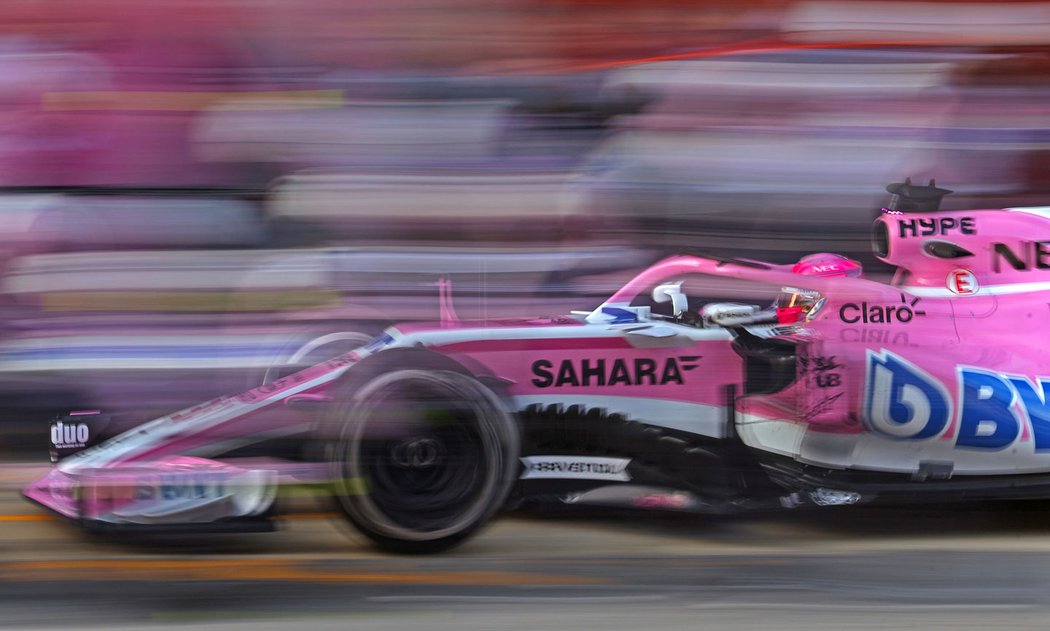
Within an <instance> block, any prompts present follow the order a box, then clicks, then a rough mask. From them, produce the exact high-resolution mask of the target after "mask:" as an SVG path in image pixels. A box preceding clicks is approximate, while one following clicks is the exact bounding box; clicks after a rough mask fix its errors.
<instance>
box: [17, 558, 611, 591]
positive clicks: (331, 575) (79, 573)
mask: <svg viewBox="0 0 1050 631" xmlns="http://www.w3.org/2000/svg"><path fill="white" fill-rule="evenodd" d="M354 569H355V570H356V571H354V572H340V571H335V570H333V568H332V567H325V566H315V567H311V564H310V563H308V562H301V561H292V560H268V559H221V560H214V561H194V560H181V559H180V560H165V559H147V560H142V561H40V562H36V563H22V562H20V563H0V580H19V581H55V580H76V581H90V580H92V579H93V578H102V577H104V579H102V580H105V581H187V580H195V581H296V582H307V583H309V582H317V583H376V584H384V583H389V584H395V585H520V586H528V585H594V584H602V583H611V582H615V581H613V580H611V579H600V578H592V577H581V576H558V575H550V574H532V573H524V572H489V571H475V572H413V571H405V572H388V571H382V570H380V569H378V568H377V569H369V568H367V567H355V568H354Z"/></svg>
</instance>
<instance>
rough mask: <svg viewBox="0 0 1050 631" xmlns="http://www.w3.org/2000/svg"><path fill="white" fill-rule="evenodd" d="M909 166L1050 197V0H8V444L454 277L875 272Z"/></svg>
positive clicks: (592, 296) (544, 289) (521, 280)
mask: <svg viewBox="0 0 1050 631" xmlns="http://www.w3.org/2000/svg"><path fill="white" fill-rule="evenodd" d="M905 177H911V178H913V179H915V180H923V179H926V178H936V180H937V183H938V184H939V185H941V186H945V187H947V188H950V189H953V190H954V191H956V193H955V194H954V195H952V196H950V197H949V198H948V199H947V200H946V202H945V207H947V208H979V207H1002V206H1010V205H1040V204H1046V203H1050V2H1040V1H1000V2H980V1H975V2H968V1H962V2H960V1H936V0H933V1H929V0H928V1H924V2H910V1H903V0H900V1H898V0H881V1H841V0H840V1H830V0H754V1H750V2H735V1H731V0H705V1H701V0H382V1H379V0H297V1H296V2H290V1H282V0H134V1H132V0H76V1H70V0H4V1H3V2H0V460H3V461H11V462H18V461H23V460H29V459H36V458H39V459H41V461H42V459H43V458H44V457H45V454H46V438H45V435H46V434H45V429H44V428H45V426H46V421H47V420H48V419H49V418H51V417H53V416H54V415H56V414H61V413H65V412H67V411H69V410H71V409H80V408H101V409H104V410H106V411H107V412H110V413H112V414H114V415H115V417H116V418H118V419H121V422H122V423H124V424H126V425H131V424H134V423H137V422H141V421H144V420H147V419H150V418H153V417H155V416H157V415H160V414H164V413H167V412H170V411H172V410H174V409H177V408H179V407H182V406H185V405H189V404H192V403H195V402H197V401H202V400H205V399H208V398H210V397H213V396H216V395H218V394H221V393H226V392H231V391H238V390H242V389H247V388H250V387H253V386H256V385H259V384H260V383H262V381H263V380H265V379H266V378H267V375H272V374H273V371H274V370H275V369H283V367H287V366H288V365H289V364H309V363H311V362H313V361H316V360H319V359H324V358H325V356H331V355H334V354H336V353H338V352H341V351H344V350H347V349H348V348H353V347H356V346H357V345H358V344H360V343H361V341H362V340H365V339H368V337H369V336H371V335H374V334H375V333H376V332H378V331H380V330H381V329H382V328H383V327H385V326H387V325H388V324H390V323H393V322H396V321H402V320H411V319H435V318H437V316H438V300H437V287H436V282H437V281H438V280H439V278H441V277H447V278H449V279H451V281H452V289H453V296H454V298H455V300H456V307H457V310H458V311H459V314H460V315H461V316H463V317H498V316H515V315H550V314H556V313H563V312H566V311H567V310H569V309H588V308H591V307H593V306H594V305H595V304H597V303H599V302H600V301H601V299H602V298H604V297H605V296H607V295H608V294H610V293H611V292H612V291H613V290H614V289H615V288H616V287H618V286H619V285H620V284H621V283H622V282H623V281H624V280H625V279H626V278H628V277H629V276H631V275H632V274H633V273H635V272H636V271H637V270H639V269H640V268H641V267H643V266H644V265H646V264H648V263H650V262H652V261H654V260H656V259H658V258H660V257H662V256H665V255H667V254H671V253H675V252H679V251H684V250H697V251H706V252H712V253H716V254H732V255H736V256H743V257H751V258H761V259H767V260H772V261H775V262H788V261H792V260H794V259H796V258H797V257H799V256H800V255H802V254H805V253H808V252H812V251H815V250H830V251H838V252H841V253H843V254H847V255H849V256H852V257H855V258H858V259H859V260H862V261H863V262H865V264H866V265H868V270H869V272H870V273H871V274H873V275H878V274H880V273H882V272H884V271H885V270H882V269H880V268H879V267H878V266H877V265H876V263H875V262H874V261H873V259H872V258H871V257H870V255H869V245H868V226H869V224H870V221H871V219H872V218H873V216H874V213H875V212H876V211H877V209H878V208H879V207H880V206H881V205H882V204H883V203H884V201H885V200H886V198H887V194H886V193H885V191H884V187H885V186H886V184H888V183H890V182H893V181H901V180H903V179H904V178H905ZM333 333H338V335H332V334H333ZM318 340H323V343H320V342H318ZM11 488H14V487H13V486H12V487H11ZM869 534H870V533H869ZM993 626H994V625H993ZM614 627H615V628H620V627H616V626H615V625H614ZM479 628H483V627H479ZM610 628H613V627H610Z"/></svg>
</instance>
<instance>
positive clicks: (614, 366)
mask: <svg viewBox="0 0 1050 631" xmlns="http://www.w3.org/2000/svg"><path fill="white" fill-rule="evenodd" d="M701 357H702V356H701V355H682V356H680V357H667V358H665V359H663V360H655V359H648V358H644V357H638V358H635V359H634V360H628V359H610V360H606V359H563V360H561V362H559V363H558V365H557V366H555V365H554V362H552V361H550V360H549V359H538V360H536V361H534V362H532V374H533V375H534V378H533V379H532V385H534V386H536V387H537V388H550V387H555V388H559V387H587V386H646V385H648V386H655V385H660V386H664V385H667V384H672V383H673V384H678V385H682V384H684V383H685V379H684V377H683V373H686V372H689V371H690V370H693V369H695V368H697V362H698V361H700V358H701Z"/></svg>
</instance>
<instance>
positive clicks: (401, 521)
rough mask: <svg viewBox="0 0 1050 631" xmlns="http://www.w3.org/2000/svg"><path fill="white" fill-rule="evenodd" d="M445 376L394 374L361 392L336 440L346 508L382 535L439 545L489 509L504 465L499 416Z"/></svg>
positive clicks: (486, 399)
mask: <svg viewBox="0 0 1050 631" xmlns="http://www.w3.org/2000/svg"><path fill="white" fill-rule="evenodd" d="M486 394H487V391H486V390H485V389H484V388H481V387H477V386H476V384H475V382H473V381H471V380H469V379H466V378H464V377H462V376H461V375H457V374H454V373H441V372H437V373H433V372H423V371H400V372H398V373H391V374H390V375H385V376H383V377H380V378H378V379H376V380H375V381H374V382H372V383H371V384H369V386H366V388H364V389H363V391H362V392H361V393H360V395H359V396H360V399H361V403H360V404H359V405H358V406H355V410H354V417H355V418H354V419H353V422H352V423H351V424H350V425H349V427H348V429H349V430H350V431H349V432H348V433H349V436H345V438H347V439H348V440H345V442H343V447H342V448H341V451H342V456H343V457H342V458H341V461H342V466H341V470H342V471H341V473H342V477H343V479H344V481H348V482H349V481H353V482H352V483H351V484H350V485H346V484H344V489H345V490H350V489H351V488H353V489H356V492H350V493H343V494H341V501H343V503H344V506H345V507H346V508H347V510H348V511H349V512H350V513H351V514H352V515H354V516H356V517H357V518H358V519H359V520H361V521H364V522H365V523H366V524H368V525H369V527H370V528H371V529H373V530H375V531H376V532H378V533H379V534H381V535H384V536H389V537H395V538H398V539H404V540H414V541H425V540H433V539H439V538H443V537H446V536H449V535H453V534H456V533H458V532H461V531H463V530H464V529H466V528H469V527H470V526H471V525H472V524H474V523H475V522H477V521H478V520H479V519H480V518H481V517H483V516H484V515H485V514H486V512H487V511H488V510H489V509H490V508H491V503H492V502H491V497H492V494H493V492H494V489H495V488H496V487H497V485H498V484H499V482H500V480H501V477H502V476H501V471H502V469H503V468H504V467H505V464H506V463H505V462H504V458H503V455H502V450H501V444H502V441H501V436H500V432H499V425H498V424H497V423H494V422H493V421H494V415H495V414H500V413H502V410H501V409H500V408H499V407H498V405H493V403H494V402H493V400H492V397H491V395H490V394H488V395H487V396H486Z"/></svg>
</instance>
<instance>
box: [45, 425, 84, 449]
mask: <svg viewBox="0 0 1050 631" xmlns="http://www.w3.org/2000/svg"><path fill="white" fill-rule="evenodd" d="M89 435H90V432H89V431H88V426H87V424H86V423H63V422H62V421H59V422H57V423H55V424H54V425H52V426H51V444H52V445H54V446H55V447H57V448H59V449H68V448H70V447H84V446H86V445H87V442H88V437H89Z"/></svg>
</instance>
